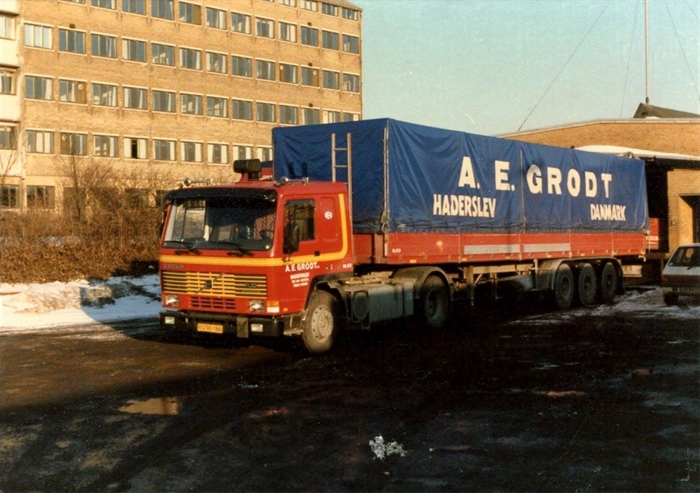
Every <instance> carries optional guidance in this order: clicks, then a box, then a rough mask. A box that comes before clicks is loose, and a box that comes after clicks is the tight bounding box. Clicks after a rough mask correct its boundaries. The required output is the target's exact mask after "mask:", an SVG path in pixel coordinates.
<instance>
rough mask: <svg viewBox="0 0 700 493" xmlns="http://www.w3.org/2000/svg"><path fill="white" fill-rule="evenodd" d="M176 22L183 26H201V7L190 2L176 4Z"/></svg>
mask: <svg viewBox="0 0 700 493" xmlns="http://www.w3.org/2000/svg"><path fill="white" fill-rule="evenodd" d="M178 20H179V21H180V22H181V23H183V24H192V25H194V26H201V25H202V6H201V5H199V4H197V3H191V2H182V1H179V2H178Z"/></svg>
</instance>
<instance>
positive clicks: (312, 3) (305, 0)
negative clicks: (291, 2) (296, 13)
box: [299, 0, 318, 12]
mask: <svg viewBox="0 0 700 493" xmlns="http://www.w3.org/2000/svg"><path fill="white" fill-rule="evenodd" d="M299 7H301V9H302V10H310V11H311V12H318V2H317V1H316V0H301V1H300V2H299Z"/></svg>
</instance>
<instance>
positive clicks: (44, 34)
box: [24, 24, 53, 50]
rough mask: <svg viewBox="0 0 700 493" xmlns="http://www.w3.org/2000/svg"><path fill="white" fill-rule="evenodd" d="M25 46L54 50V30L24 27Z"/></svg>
mask: <svg viewBox="0 0 700 493" xmlns="http://www.w3.org/2000/svg"><path fill="white" fill-rule="evenodd" d="M24 46H31V47H32V48H45V49H47V50H50V49H51V48H53V42H52V29H51V28H50V27H46V26H35V25H34V24H25V25H24Z"/></svg>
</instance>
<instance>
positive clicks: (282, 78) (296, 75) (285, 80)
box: [277, 62, 299, 84]
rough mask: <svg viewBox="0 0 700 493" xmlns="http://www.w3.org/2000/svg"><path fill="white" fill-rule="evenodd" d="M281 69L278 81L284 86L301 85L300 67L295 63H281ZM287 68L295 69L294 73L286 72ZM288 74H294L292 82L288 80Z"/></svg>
mask: <svg viewBox="0 0 700 493" xmlns="http://www.w3.org/2000/svg"><path fill="white" fill-rule="evenodd" d="M277 65H278V67H279V73H280V75H279V78H278V80H279V81H280V82H281V83H283V84H298V83H299V65H296V64H294V63H284V62H279V63H278V64H277ZM287 67H293V68H294V72H288V71H287V70H285V69H286V68H287ZM288 74H293V76H292V77H291V80H288V77H287V75H288Z"/></svg>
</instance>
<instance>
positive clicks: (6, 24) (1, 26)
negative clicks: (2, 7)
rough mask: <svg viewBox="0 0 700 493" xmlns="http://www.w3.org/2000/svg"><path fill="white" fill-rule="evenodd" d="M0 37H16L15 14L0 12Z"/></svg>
mask: <svg viewBox="0 0 700 493" xmlns="http://www.w3.org/2000/svg"><path fill="white" fill-rule="evenodd" d="M0 38H4V39H15V18H14V16H10V15H4V14H0Z"/></svg>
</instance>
